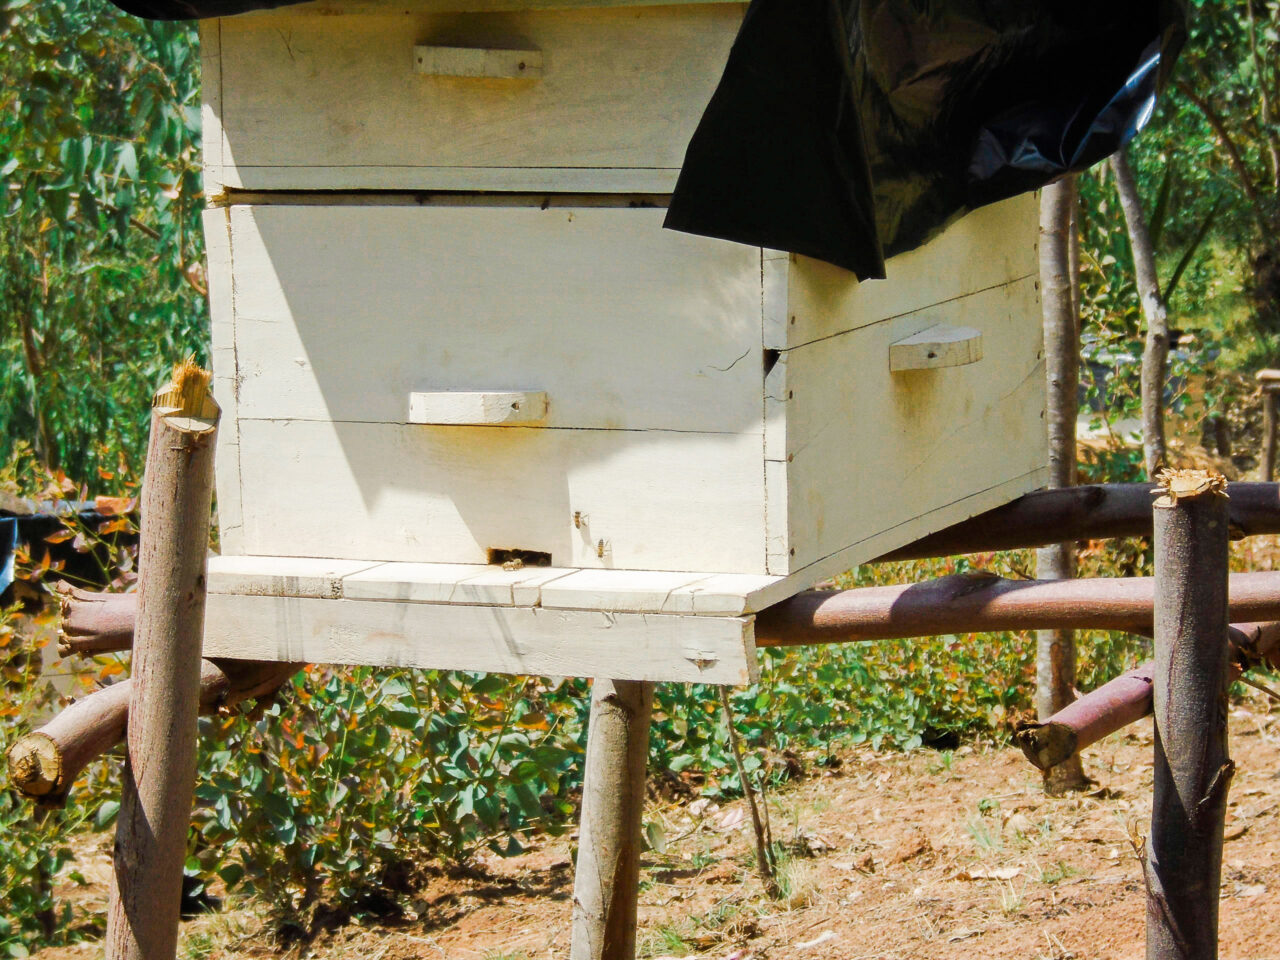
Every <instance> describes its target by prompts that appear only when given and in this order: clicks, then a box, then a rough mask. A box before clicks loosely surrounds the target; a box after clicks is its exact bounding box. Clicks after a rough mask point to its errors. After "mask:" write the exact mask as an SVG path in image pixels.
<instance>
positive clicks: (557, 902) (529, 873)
mask: <svg viewBox="0 0 1280 960" xmlns="http://www.w3.org/2000/svg"><path fill="white" fill-rule="evenodd" d="M1267 708H1268V704H1267V703H1266V702H1265V701H1251V702H1249V703H1246V704H1240V705H1237V706H1235V707H1234V708H1233V711H1232V717H1231V729H1232V754H1233V756H1234V757H1235V759H1236V761H1237V764H1238V772H1237V775H1236V778H1235V781H1234V783H1233V785H1232V788H1231V795H1230V812H1229V814H1228V821H1227V833H1226V836H1227V844H1226V853H1225V862H1224V868H1223V888H1222V901H1221V907H1222V911H1221V914H1222V918H1221V933H1222V956H1223V957H1224V958H1230V960H1276V958H1280V864H1278V863H1277V855H1278V854H1280V818H1278V816H1277V814H1278V812H1280V766H1278V765H1277V759H1278V758H1280V712H1269V711H1268V709H1267ZM1151 749H1152V748H1151V725H1150V721H1145V722H1144V723H1142V724H1138V725H1136V726H1134V727H1132V728H1130V730H1129V731H1128V732H1127V733H1125V734H1120V735H1116V736H1114V737H1112V738H1110V739H1108V740H1106V741H1104V742H1103V743H1101V744H1099V745H1097V746H1095V747H1093V748H1092V749H1090V750H1089V751H1087V753H1086V768H1087V770H1088V772H1089V774H1090V775H1091V776H1092V777H1093V778H1094V779H1095V780H1097V782H1098V789H1097V790H1096V791H1095V792H1093V793H1091V794H1088V795H1078V796H1073V797H1069V798H1066V799H1049V798H1046V797H1044V796H1043V794H1042V792H1041V789H1040V782H1039V775H1038V774H1037V773H1036V771H1034V770H1033V769H1032V768H1031V767H1030V766H1029V765H1028V764H1027V762H1026V761H1025V760H1024V759H1023V758H1022V756H1021V754H1020V753H1019V752H1018V751H1017V750H1014V749H996V748H989V747H982V746H970V747H962V748H960V749H959V750H956V751H954V752H948V753H939V752H934V751H929V750H921V751H917V752H915V753H911V754H877V753H873V752H872V751H870V750H854V751H850V752H848V753H845V754H844V755H843V756H842V757H841V758H840V759H841V762H840V764H839V766H838V768H836V769H832V770H822V771H819V772H816V773H814V774H813V775H811V776H809V777H808V778H806V779H804V780H801V781H799V782H798V783H795V784H792V785H789V786H788V787H786V788H785V789H782V790H780V791H777V792H775V793H773V794H771V795H770V797H769V799H768V804H769V810H770V814H771V822H772V829H773V833H774V838H775V840H777V841H779V842H785V843H786V844H787V845H788V846H789V847H790V848H791V849H792V850H793V854H792V855H791V856H790V857H789V858H788V859H787V860H786V861H785V862H784V863H783V865H782V870H781V880H782V886H783V889H784V894H783V897H782V899H780V900H771V899H769V898H767V897H765V896H764V895H763V893H762V888H761V884H760V881H759V880H758V879H757V878H756V876H755V875H754V873H753V868H752V855H751V853H750V851H751V849H752V847H753V844H752V841H751V834H750V827H749V821H748V819H747V818H746V816H745V810H744V808H743V805H742V804H741V803H735V804H729V805H725V806H716V805H713V804H709V803H707V802H706V801H694V802H693V803H692V804H690V803H683V804H668V805H654V806H652V807H651V808H650V810H649V811H648V812H647V818H648V819H649V820H650V821H653V822H655V823H658V824H661V826H662V831H663V832H664V833H665V838H666V839H665V851H664V852H663V853H661V854H658V853H653V852H651V853H650V854H649V855H648V856H647V857H646V861H645V866H644V871H643V877H642V894H641V907H640V926H641V928H640V937H639V939H640V951H639V954H640V956H642V957H648V958H658V957H705V958H715V960H775V958H783V957H787V958H792V957H795V958H802V960H803V958H806V957H813V958H815V960H816V958H822V960H906V958H913V957H922V958H924V957H927V958H933V957H947V958H956V960H967V958H974V960H978V958H980V960H999V958H1015V957H1016V958H1019V960H1067V958H1075V960H1095V958H1097V960H1102V958H1107V960H1111V958H1116V960H1127V958H1139V957H1141V956H1142V955H1143V910H1144V899H1143V898H1144V893H1143V887H1142V881H1141V878H1140V872H1139V866H1138V863H1137V861H1136V859H1135V856H1134V853H1133V849H1132V847H1131V843H1130V837H1131V835H1132V831H1138V832H1141V831H1142V830H1143V829H1145V821H1146V818H1147V816H1148V814H1149V809H1150V799H1151ZM569 843H570V841H569V840H568V839H564V840H549V841H545V842H541V843H539V844H537V845H536V846H535V847H534V848H533V849H532V850H531V851H530V852H528V853H526V854H524V855H522V856H520V857H517V858H512V859H509V860H503V859H500V858H497V857H494V858H492V859H485V860H483V861H482V862H481V863H480V864H479V869H478V870H477V871H474V872H473V874H472V875H471V876H470V877H469V878H466V877H457V876H454V877H439V878H437V879H435V880H432V881H431V882H430V883H428V885H427V886H426V888H425V889H424V890H422V892H421V894H420V899H419V900H418V901H417V902H415V904H414V907H415V913H416V916H412V917H410V918H405V919H401V920H398V921H396V922H394V923H376V924H365V925H358V924H350V925H347V926H345V927H342V928H339V929H337V930H334V931H329V932H326V933H323V934H321V935H320V936H318V937H317V938H316V939H314V940H312V941H311V942H310V943H308V944H293V945H292V946H289V947H287V948H285V947H278V946H273V945H272V943H271V939H270V937H269V936H268V934H267V932H266V931H265V930H264V928H263V925H262V921H261V920H260V919H259V918H258V917H257V916H256V915H255V914H254V913H253V912H252V911H251V910H249V909H244V908H241V909H236V908H235V907H234V905H233V906H232V907H231V908H229V909H227V910H224V912H222V913H220V914H216V915H211V916H205V917H201V918H199V919H196V920H191V921H187V922H185V923H184V925H183V942H182V946H181V949H180V951H179V956H180V958H183V960H233V958H237V960H238V958H263V960H266V958H281V960H293V958H297V960H304V958H309V957H315V958H319V960H338V958H348V957H359V958H361V960H409V958H437V957H447V958H458V960H470V958H475V960H538V958H564V957H567V956H568V944H569V930H570V906H571V891H572V871H571V868H570V862H571V861H570V853H571V850H570V846H569ZM90 861H91V862H89V863H84V862H82V863H81V864H80V865H79V869H80V870H81V871H82V872H83V873H85V874H86V875H88V876H89V877H90V879H91V880H95V881H97V882H95V883H94V884H93V885H92V886H91V887H90V888H89V890H87V891H85V890H82V891H80V895H81V896H84V895H86V894H87V895H88V896H90V897H101V896H102V895H103V888H102V886H101V880H102V879H105V871H106V867H107V862H106V850H105V842H104V843H102V844H101V845H100V847H99V848H98V849H97V851H96V853H95V854H94V855H93V856H92V857H90ZM97 952H98V947H97V945H93V944H85V945H82V946H80V947H78V948H74V949H66V950H58V951H56V952H55V951H46V952H45V953H43V954H41V955H40V956H41V957H42V958H43V960H73V958H79V957H85V958H88V957H92V956H96V955H97Z"/></svg>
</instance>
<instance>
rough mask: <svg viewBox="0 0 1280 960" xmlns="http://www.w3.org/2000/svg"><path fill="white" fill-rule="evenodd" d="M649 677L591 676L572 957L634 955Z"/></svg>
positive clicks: (618, 959) (627, 959)
mask: <svg viewBox="0 0 1280 960" xmlns="http://www.w3.org/2000/svg"><path fill="white" fill-rule="evenodd" d="M652 712H653V684H652V683H649V682H646V681H641V680H599V679H598V680H596V681H595V682H594V683H593V684H592V690H591V719H590V721H589V726H588V728H587V756H586V767H585V770H584V774H583V780H584V782H583V786H582V823H581V827H580V829H579V834H578V859H577V864H576V867H575V870H576V872H575V876H574V886H573V946H572V949H571V951H570V957H571V958H572V960H632V958H633V957H634V956H635V952H636V904H637V899H638V896H639V892H640V891H639V886H640V844H641V839H640V837H641V820H642V817H643V814H644V798H645V761H646V760H647V759H648V755H649V719H650V716H651V714H652Z"/></svg>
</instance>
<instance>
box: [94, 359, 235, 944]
mask: <svg viewBox="0 0 1280 960" xmlns="http://www.w3.org/2000/svg"><path fill="white" fill-rule="evenodd" d="M217 424H218V406H217V404H216V403H214V401H213V398H212V397H211V396H209V374H208V373H206V372H205V371H203V370H200V369H199V368H197V367H196V366H195V364H193V363H191V362H187V363H184V364H181V365H179V367H178V368H177V369H176V370H175V371H174V376H173V380H172V382H170V383H169V384H168V386H166V387H163V388H161V390H160V391H159V392H158V393H157V394H156V396H155V399H154V400H153V401H152V407H151V442H150V446H149V449H148V451H147V467H146V474H145V477H144V479H143V489H142V539H141V544H140V549H139V560H138V569H139V585H138V618H137V631H136V635H135V637H134V644H133V669H132V675H133V685H132V689H131V690H130V697H129V718H130V722H129V725H128V731H127V733H126V743H127V751H126V759H125V768H124V782H123V785H122V791H121V793H122V796H121V800H120V817H119V820H118V821H117V823H116V842H115V856H114V870H113V871H112V879H111V887H110V899H109V905H108V910H107V935H106V941H105V956H106V957H107V960H173V958H174V956H175V954H176V951H177V943H178V911H179V905H180V902H181V898H182V865H183V861H184V860H185V859H186V850H187V828H188V826H189V825H190V822H191V801H192V794H193V792H194V790H195V776H196V716H197V710H198V708H199V701H200V646H201V643H202V640H203V633H204V598H205V555H206V554H207V552H208V549H209V513H210V505H211V499H212V494H213V452H214V438H215V436H216V434H217Z"/></svg>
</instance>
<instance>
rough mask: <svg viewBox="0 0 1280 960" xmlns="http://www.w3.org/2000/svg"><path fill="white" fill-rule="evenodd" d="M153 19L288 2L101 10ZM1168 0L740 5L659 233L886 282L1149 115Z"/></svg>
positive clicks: (135, 4)
mask: <svg viewBox="0 0 1280 960" xmlns="http://www.w3.org/2000/svg"><path fill="white" fill-rule="evenodd" d="M115 2H116V3H117V5H118V6H120V7H121V8H122V9H124V10H126V11H128V12H130V13H134V14H137V15H139V16H143V17H148V18H152V19H168V20H173V19H191V18H199V17H218V16H228V15H231V14H235V13H241V12H245V11H248V10H255V9H262V8H265V7H276V6H282V5H286V4H288V3H292V2H296V0H115ZM1184 36H1185V28H1184V10H1183V6H1182V0H1070V2H1065V0H752V3H751V5H750V6H749V8H748V10H747V13H746V18H745V20H744V22H743V26H742V29H741V32H740V33H739V35H738V38H737V40H736V41H735V43H734V46H733V50H732V52H731V53H730V55H729V62H728V65H727V66H726V68H725V72H724V76H723V77H722V78H721V81H720V85H719V87H718V88H717V90H716V93H715V96H714V97H713V98H712V100H711V103H710V105H709V106H708V107H707V110H706V113H705V114H704V116H703V118H702V122H701V123H700V124H699V126H698V129H697V131H696V133H695V134H694V137H693V140H692V142H691V143H690V144H689V148H688V152H687V154H686V156H685V162H684V167H683V169H682V170H681V173H680V179H679V182H678V184H677V186H676V191H675V195H674V196H673V197H672V201H671V206H670V210H669V211H668V215H667V220H666V225H667V226H668V227H671V228H673V229H676V230H682V231H686V232H688V233H697V234H704V235H707V236H712V237H720V238H723V239H726V240H735V241H739V242H742V243H750V244H753V245H759V246H765V247H771V248H775V249H780V250H789V251H792V252H796V253H802V254H806V255H808V256H812V257H817V258H818V259H821V260H826V261H829V262H831V263H834V264H838V265H840V266H842V267H845V268H847V269H849V270H852V271H853V272H854V273H856V274H857V275H858V276H859V277H862V278H867V277H878V276H883V275H884V259H885V257H888V256H892V255H893V254H895V253H901V252H903V251H905V250H909V249H911V248H912V247H915V246H918V245H919V244H921V243H923V242H924V241H925V240H927V239H928V238H929V236H930V235H931V234H933V233H935V232H936V231H937V230H939V229H940V228H941V227H942V226H943V225H945V224H946V223H947V222H948V221H949V220H951V219H952V218H954V217H955V216H957V215H959V214H961V213H963V212H965V211H966V210H969V209H972V208H974V207H978V206H981V205H983V204H986V203H992V202H994V201H996V200H1001V199H1004V198H1006V197H1010V196H1013V195H1014V194H1017V193H1022V192H1024V191H1026V190H1032V189H1035V188H1037V187H1040V186H1042V185H1043V184H1045V183H1048V182H1049V181H1051V180H1053V179H1055V178H1056V177H1058V176H1061V175H1062V174H1063V173H1065V172H1067V171H1071V170H1082V169H1085V168H1086V167H1089V166H1091V165H1092V164H1094V163H1096V162H1097V161H1098V160H1101V159H1102V158H1103V157H1106V156H1108V155H1109V154H1111V153H1113V152H1114V151H1115V150H1116V149H1117V148H1119V147H1120V146H1121V145H1123V144H1124V143H1126V142H1127V141H1128V139H1129V138H1130V137H1132V136H1133V134H1134V133H1135V132H1136V130H1137V128H1138V127H1139V126H1141V124H1142V123H1143V122H1145V120H1146V119H1147V117H1149V116H1150V111H1151V108H1152V103H1153V98H1154V95H1155V91H1156V89H1157V88H1158V87H1159V86H1160V84H1161V81H1162V80H1163V78H1164V76H1165V75H1166V74H1167V72H1168V70H1169V68H1170V67H1171V66H1172V63H1173V60H1174V58H1175V57H1176V56H1177V53H1178V50H1179V49H1180V48H1181V45H1182V42H1183V39H1184Z"/></svg>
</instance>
